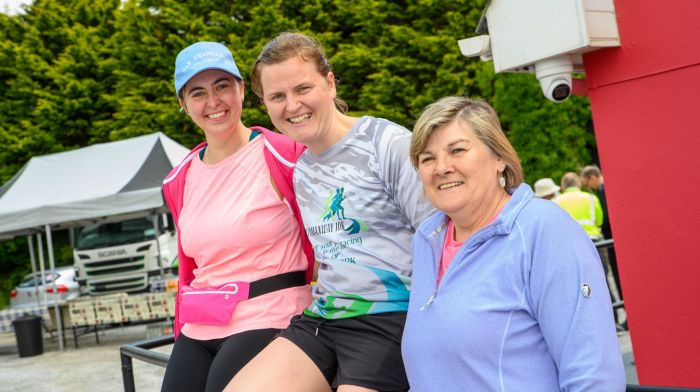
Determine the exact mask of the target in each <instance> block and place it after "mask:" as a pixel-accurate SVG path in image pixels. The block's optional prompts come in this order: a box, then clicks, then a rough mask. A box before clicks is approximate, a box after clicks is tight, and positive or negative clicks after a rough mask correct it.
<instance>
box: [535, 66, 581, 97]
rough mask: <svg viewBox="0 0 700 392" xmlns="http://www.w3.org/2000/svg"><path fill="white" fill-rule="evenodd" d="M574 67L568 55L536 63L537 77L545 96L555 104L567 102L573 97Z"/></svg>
mask: <svg viewBox="0 0 700 392" xmlns="http://www.w3.org/2000/svg"><path fill="white" fill-rule="evenodd" d="M573 71H574V65H573V63H572V62H571V57H569V56H568V55H563V56H557V57H551V58H548V59H545V60H540V61H537V62H535V76H536V77H537V80H539V81H540V87H542V92H543V93H544V96H545V97H547V99H549V100H550V101H553V102H562V101H565V100H566V99H567V98H569V96H570V95H571V73H572V72H573Z"/></svg>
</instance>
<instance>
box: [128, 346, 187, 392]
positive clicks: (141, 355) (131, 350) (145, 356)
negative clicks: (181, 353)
mask: <svg viewBox="0 0 700 392" xmlns="http://www.w3.org/2000/svg"><path fill="white" fill-rule="evenodd" d="M174 342H175V336H174V335H172V334H171V335H166V336H160V337H157V338H153V339H145V340H139V341H138V342H134V343H131V344H127V345H124V346H121V347H120V348H119V355H120V356H121V360H122V379H123V380H124V392H135V391H136V386H135V384H134V368H133V363H132V358H136V359H140V360H142V361H144V362H148V363H150V364H153V365H156V366H161V367H166V366H167V365H168V359H170V355H168V354H163V353H159V352H155V351H151V349H153V348H157V347H162V346H167V345H169V344H173V343H174Z"/></svg>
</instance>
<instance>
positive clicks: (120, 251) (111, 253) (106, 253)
mask: <svg viewBox="0 0 700 392" xmlns="http://www.w3.org/2000/svg"><path fill="white" fill-rule="evenodd" d="M125 254H126V249H115V250H106V251H104V252H97V257H111V256H121V255H125Z"/></svg>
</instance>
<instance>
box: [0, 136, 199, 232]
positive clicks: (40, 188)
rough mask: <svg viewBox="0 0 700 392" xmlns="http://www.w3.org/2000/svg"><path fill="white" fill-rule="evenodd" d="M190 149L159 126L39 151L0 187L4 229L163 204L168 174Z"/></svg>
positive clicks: (76, 221)
mask: <svg viewBox="0 0 700 392" xmlns="http://www.w3.org/2000/svg"><path fill="white" fill-rule="evenodd" d="M187 152H188V150H187V149H186V148H185V147H183V146H181V145H180V144H178V143H176V142H175V141H173V140H172V139H170V138H168V137H167V136H165V135H164V134H162V133H160V132H158V133H153V134H150V135H144V136H139V137H135V138H131V139H127V140H120V141H116V142H111V143H103V144H95V145H92V146H88V147H84V148H80V149H77V150H72V151H66V152H60V153H56V154H49V155H44V156H39V157H34V158H32V159H30V160H29V162H27V164H26V165H24V167H23V168H22V169H21V170H20V171H19V172H18V173H17V174H16V175H15V176H14V177H13V178H12V179H11V180H10V181H8V182H7V183H6V184H4V185H3V186H2V187H0V235H3V237H5V238H9V237H14V236H17V235H22V234H28V233H31V232H33V231H34V229H40V230H41V228H43V227H45V226H46V225H51V226H53V227H57V226H58V227H70V226H76V225H84V224H86V223H89V222H91V221H95V220H101V219H107V218H110V217H113V216H117V215H128V214H136V213H143V212H149V211H155V210H157V209H160V208H162V207H163V198H162V195H161V185H162V180H163V178H165V176H166V175H167V174H168V172H169V171H170V170H171V169H172V167H173V166H175V165H177V164H178V163H180V161H181V160H182V159H183V158H184V157H185V155H186V154H187Z"/></svg>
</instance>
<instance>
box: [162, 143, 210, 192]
mask: <svg viewBox="0 0 700 392" xmlns="http://www.w3.org/2000/svg"><path fill="white" fill-rule="evenodd" d="M200 150H201V148H200V149H198V150H197V151H192V153H191V154H190V155H189V156H187V157H186V158H185V159H184V160H183V161H182V162H181V163H180V165H179V166H178V167H177V170H176V171H175V173H173V175H172V176H169V177H165V179H164V180H163V185H165V184H167V183H169V182H170V181H172V180H174V179H175V177H177V175H178V174H180V170H182V168H183V167H185V165H186V164H187V163H188V162H189V161H191V160H192V159H193V158H194V157H195V155H197V153H199V151H200Z"/></svg>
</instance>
